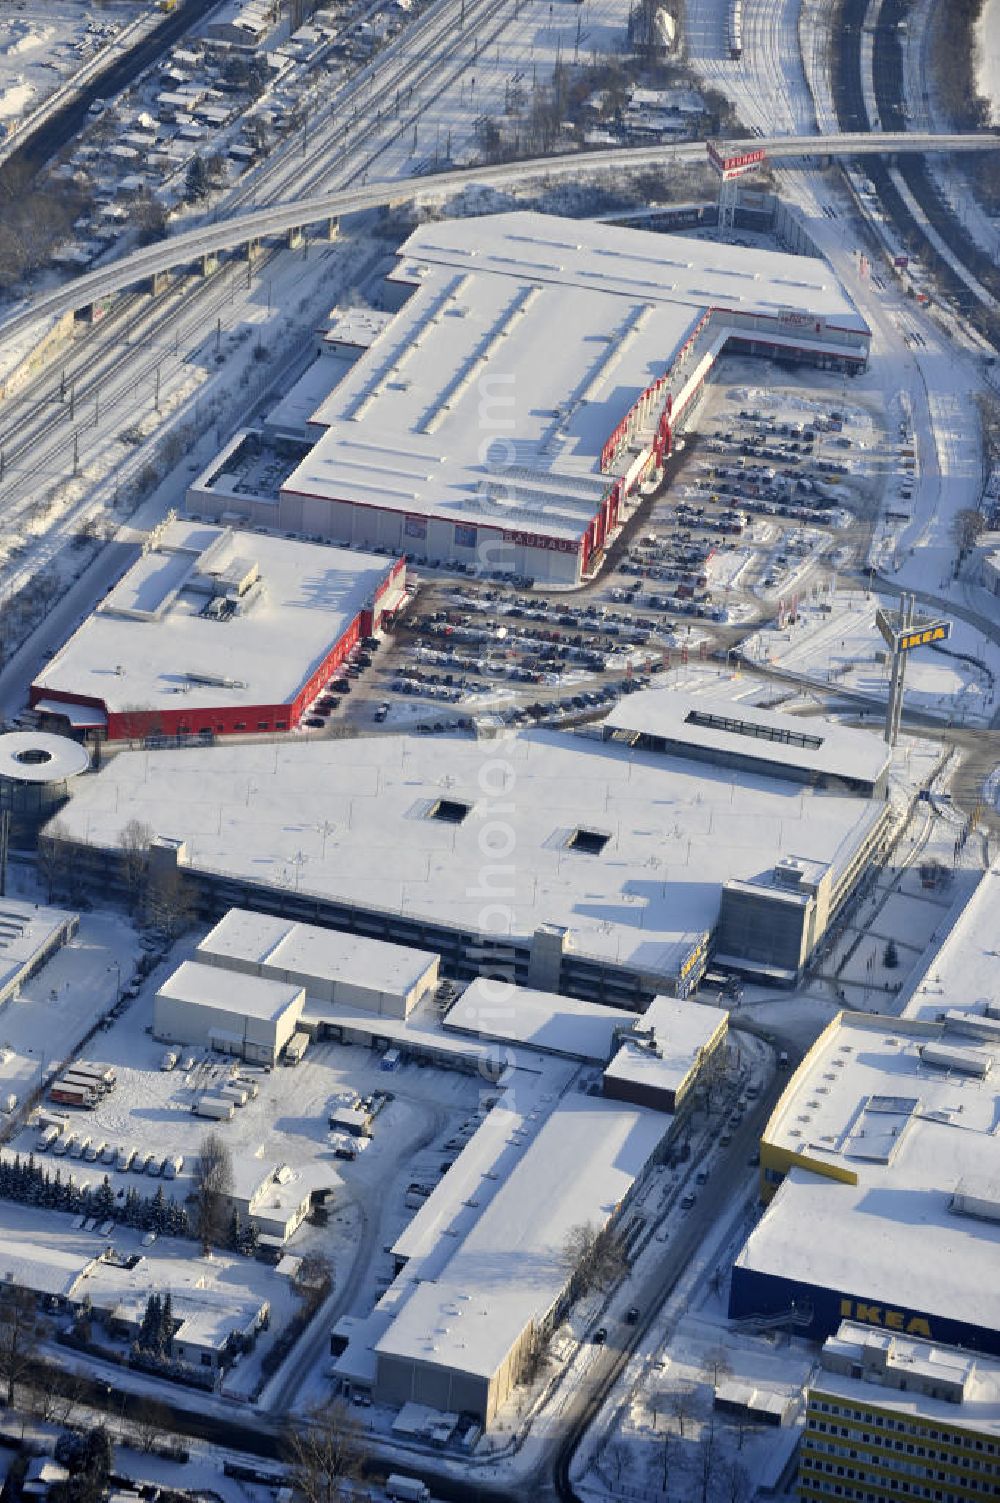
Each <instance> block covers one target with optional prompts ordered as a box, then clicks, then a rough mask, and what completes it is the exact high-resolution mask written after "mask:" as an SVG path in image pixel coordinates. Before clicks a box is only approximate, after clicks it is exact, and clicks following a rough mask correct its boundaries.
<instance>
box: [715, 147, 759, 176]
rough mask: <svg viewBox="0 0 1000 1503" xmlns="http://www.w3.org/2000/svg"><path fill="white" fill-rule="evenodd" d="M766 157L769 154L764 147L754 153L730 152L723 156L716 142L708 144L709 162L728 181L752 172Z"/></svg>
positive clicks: (755, 149) (754, 150)
mask: <svg viewBox="0 0 1000 1503" xmlns="http://www.w3.org/2000/svg"><path fill="white" fill-rule="evenodd" d="M766 157H767V152H766V151H765V150H764V148H763V147H762V146H758V147H755V148H754V149H753V150H752V151H740V152H729V153H727V154H726V155H723V153H722V152H721V151H720V150H719V148H718V147H717V146H716V144H715V142H714V141H709V143H708V160H709V162H710V164H711V165H712V166H713V167H714V168H715V170H716V172H717V173H719V175H720V177H722V178H723V179H724V180H726V181H728V180H729V179H730V178H734V177H742V176H743V174H744V173H745V172H752V171H753V170H754V168H755V167H759V166H760V164H761V163H762V162H763V161H764V160H765V159H766Z"/></svg>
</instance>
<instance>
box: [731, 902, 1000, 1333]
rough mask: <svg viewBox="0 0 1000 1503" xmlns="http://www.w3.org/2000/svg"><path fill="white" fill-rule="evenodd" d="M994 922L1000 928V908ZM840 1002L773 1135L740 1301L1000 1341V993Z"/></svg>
mask: <svg viewBox="0 0 1000 1503" xmlns="http://www.w3.org/2000/svg"><path fill="white" fill-rule="evenodd" d="M993 934H994V937H995V913H994V926H993ZM935 1011H936V1014H937V1015H936V1016H935V1017H934V1018H933V1019H931V1018H928V1019H926V1020H922V1019H918V1018H889V1017H884V1016H878V1015H871V1014H868V1013H840V1014H838V1016H837V1017H836V1018H834V1020H833V1021H832V1022H831V1023H830V1024H829V1025H828V1027H827V1028H826V1029H825V1031H824V1032H823V1033H822V1034H821V1036H820V1038H819V1039H818V1040H817V1041H816V1043H815V1044H814V1045H813V1046H812V1048H811V1049H810V1050H809V1053H808V1054H807V1055H806V1057H805V1059H804V1061H803V1063H802V1065H801V1066H800V1068H799V1069H798V1070H797V1071H796V1073H795V1076H794V1077H793V1079H792V1081H791V1082H790V1083H789V1086H788V1088H787V1090H786V1091H785V1093H784V1095H783V1096H782V1098H781V1101H780V1102H779V1103H778V1106H777V1107H776V1108H775V1111H774V1113H773V1114H772V1117H771V1119H770V1121H769V1122H768V1125H767V1127H766V1129H765V1131H764V1135H763V1137H762V1139H761V1150H760V1164H761V1181H762V1183H761V1189H762V1193H763V1196H764V1199H765V1200H766V1201H768V1202H769V1204H768V1206H767V1209H766V1211H765V1213H764V1215H763V1217H762V1219H761V1221H760V1222H759V1223H758V1225H757V1226H756V1228H755V1229H754V1231H753V1232H752V1233H751V1234H750V1237H749V1238H748V1240H747V1242H746V1244H745V1246H744V1247H743V1249H742V1251H741V1252H740V1254H739V1256H738V1258H737V1259H736V1262H735V1265H734V1267H733V1273H732V1282H731V1287H730V1315H731V1316H732V1317H733V1318H735V1319H740V1320H755V1319H758V1318H762V1319H764V1320H766V1321H769V1322H770V1323H772V1324H776V1323H778V1320H779V1318H780V1317H782V1316H784V1317H786V1318H787V1319H788V1321H789V1323H790V1324H794V1325H795V1326H796V1327H797V1328H799V1329H801V1330H803V1331H805V1332H808V1333H811V1334H813V1335H815V1336H819V1337H826V1336H830V1335H832V1334H833V1333H834V1332H835V1331H836V1330H837V1327H838V1325H839V1324H840V1322H841V1320H844V1319H849V1320H856V1321H860V1322H862V1323H864V1324H866V1325H870V1326H877V1327H879V1328H881V1329H884V1330H886V1331H890V1332H896V1333H898V1334H899V1335H901V1336H916V1337H921V1338H923V1339H926V1340H930V1341H938V1342H947V1343H950V1344H952V1345H956V1346H962V1347H966V1348H969V1349H970V1350H974V1351H982V1352H990V1353H993V1354H994V1355H997V1356H1000V1291H998V1289H997V1287H996V1282H995V1280H993V1279H991V1278H990V1277H988V1276H984V1275H985V1271H986V1270H989V1269H991V1268H993V1267H994V1266H996V1265H997V1263H998V1260H1000V1177H998V1155H997V1092H996V1074H997V1067H998V1063H1000V1016H998V1014H1000V1006H998V1004H997V1003H996V1002H995V1000H993V999H992V998H991V997H990V996H984V997H981V998H979V999H978V1001H977V1002H976V1003H975V1004H973V1005H972V1006H966V1007H962V1008H951V1007H949V1006H948V1002H947V999H946V998H941V997H940V996H939V999H938V1006H937V1008H936V1009H935Z"/></svg>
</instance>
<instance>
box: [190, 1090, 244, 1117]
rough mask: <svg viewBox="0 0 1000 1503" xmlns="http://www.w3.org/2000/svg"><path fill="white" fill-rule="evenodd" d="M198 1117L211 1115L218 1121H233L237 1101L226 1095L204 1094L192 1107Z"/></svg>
mask: <svg viewBox="0 0 1000 1503" xmlns="http://www.w3.org/2000/svg"><path fill="white" fill-rule="evenodd" d="M191 1110H192V1111H193V1112H194V1114H195V1116H196V1117H211V1118H212V1119H213V1120H214V1121H216V1122H231V1121H232V1120H233V1116H234V1114H235V1112H236V1102H235V1101H232V1100H227V1099H226V1097H225V1096H202V1097H201V1098H200V1099H199V1100H198V1101H196V1102H195V1104H194V1106H193V1107H192V1108H191Z"/></svg>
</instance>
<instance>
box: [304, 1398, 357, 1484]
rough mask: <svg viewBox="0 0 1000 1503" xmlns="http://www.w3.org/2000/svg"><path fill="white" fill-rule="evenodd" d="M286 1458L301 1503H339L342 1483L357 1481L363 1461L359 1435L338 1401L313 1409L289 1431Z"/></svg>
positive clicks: (344, 1407) (345, 1410)
mask: <svg viewBox="0 0 1000 1503" xmlns="http://www.w3.org/2000/svg"><path fill="white" fill-rule="evenodd" d="M284 1449H285V1455H286V1457H287V1459H288V1463H289V1467H290V1469H291V1476H292V1485H293V1487H294V1488H295V1491H296V1492H297V1493H298V1494H299V1496H300V1497H301V1498H302V1499H303V1500H304V1503H340V1499H341V1497H342V1495H343V1485H344V1483H350V1482H353V1481H357V1480H360V1478H361V1475H362V1468H363V1464H364V1459H365V1452H364V1446H363V1444H362V1439H361V1432H360V1430H359V1428H358V1425H357V1422H356V1420H355V1418H354V1416H353V1414H352V1413H351V1411H350V1409H349V1408H348V1406H347V1405H346V1404H345V1403H343V1402H342V1401H340V1400H337V1401H336V1402H334V1403H333V1404H328V1405H325V1406H322V1407H319V1408H316V1409H313V1410H312V1411H311V1412H310V1413H309V1414H308V1415H307V1416H306V1418H305V1420H304V1421H299V1422H297V1423H296V1424H295V1425H294V1427H293V1428H292V1429H290V1430H289V1432H288V1434H287V1436H286V1440H285V1448H284Z"/></svg>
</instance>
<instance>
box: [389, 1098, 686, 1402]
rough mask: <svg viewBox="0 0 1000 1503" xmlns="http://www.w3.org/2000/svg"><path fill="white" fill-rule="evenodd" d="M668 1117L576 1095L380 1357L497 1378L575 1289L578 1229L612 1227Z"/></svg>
mask: <svg viewBox="0 0 1000 1503" xmlns="http://www.w3.org/2000/svg"><path fill="white" fill-rule="evenodd" d="M669 1120H670V1119H669V1118H667V1117H665V1116H663V1115H662V1113H660V1112H654V1111H649V1110H647V1109H646V1108H643V1107H637V1106H626V1105H623V1104H621V1103H619V1102H614V1101H604V1100H601V1099H597V1098H593V1097H585V1096H580V1095H568V1096H565V1097H564V1098H563V1099H562V1101H560V1102H559V1104H558V1105H557V1106H556V1107H555V1108H554V1110H553V1111H552V1113H551V1115H550V1116H549V1117H548V1119H547V1120H546V1121H545V1122H544V1124H543V1125H542V1126H541V1128H540V1129H539V1131H538V1133H537V1136H536V1137H535V1139H534V1142H533V1143H532V1145H531V1147H530V1149H529V1150H528V1151H527V1152H526V1153H525V1155H524V1157H523V1158H522V1159H521V1160H520V1162H519V1163H518V1164H517V1165H516V1167H515V1168H514V1169H513V1170H512V1171H511V1173H510V1174H509V1176H508V1177H507V1179H506V1180H505V1181H504V1182H503V1183H502V1184H501V1185H500V1188H499V1189H498V1190H497V1192H496V1194H495V1195H494V1196H493V1198H492V1200H491V1201H490V1202H489V1204H488V1205H487V1207H486V1209H485V1210H484V1211H483V1212H482V1214H481V1215H480V1216H479V1217H478V1219H477V1220H476V1221H475V1223H474V1225H473V1227H472V1229H471V1230H470V1231H469V1233H468V1234H467V1235H466V1236H465V1238H464V1239H463V1240H462V1242H461V1244H460V1245H459V1246H458V1247H457V1248H456V1250H455V1252H454V1253H453V1254H452V1256H451V1258H450V1259H449V1261H448V1262H447V1263H446V1264H445V1266H444V1268H443V1269H442V1270H441V1272H440V1274H439V1275H438V1276H437V1277H436V1278H433V1279H428V1278H426V1277H422V1278H421V1281H420V1282H419V1283H416V1284H414V1286H413V1291H412V1293H411V1294H410V1296H409V1298H408V1299H406V1300H405V1302H404V1303H403V1304H402V1306H401V1308H400V1311H399V1314H398V1315H397V1316H396V1319H395V1320H394V1321H393V1323H392V1325H391V1326H390V1327H389V1329H388V1331H387V1332H386V1333H385V1335H384V1336H383V1337H382V1338H381V1340H380V1341H379V1342H378V1344H377V1346H376V1351H377V1352H378V1353H379V1354H381V1355H391V1356H396V1357H402V1358H409V1359H411V1360H413V1361H415V1362H423V1363H429V1364H432V1365H434V1366H440V1367H446V1368H451V1369H453V1370H457V1371H461V1372H465V1373H473V1374H476V1375H479V1376H482V1377H491V1376H492V1375H493V1374H494V1373H495V1372H496V1371H497V1369H498V1368H499V1367H500V1366H501V1364H502V1363H503V1361H504V1358H505V1357H506V1356H507V1354H508V1352H509V1351H510V1349H511V1347H512V1346H513V1345H514V1343H515V1342H516V1341H517V1340H518V1339H519V1337H520V1336H521V1334H522V1332H523V1331H524V1329H525V1327H526V1326H527V1325H528V1324H529V1322H530V1321H532V1320H533V1319H535V1318H538V1317H541V1316H542V1315H544V1314H546V1313H547V1312H548V1310H549V1309H550V1308H551V1306H552V1304H553V1303H554V1301H555V1300H556V1299H557V1298H558V1296H559V1295H560V1293H561V1292H562V1290H563V1289H564V1287H565V1284H566V1277H567V1274H566V1264H565V1257H564V1248H565V1245H566V1238H567V1235H568V1233H569V1232H570V1230H571V1229H572V1228H573V1227H574V1226H579V1225H580V1224H581V1223H582V1222H586V1221H594V1222H597V1223H598V1224H601V1225H603V1223H604V1222H605V1221H606V1220H607V1218H608V1217H609V1216H610V1215H611V1214H612V1212H613V1211H614V1209H615V1207H616V1206H617V1205H618V1204H619V1203H620V1202H621V1200H622V1199H623V1198H624V1197H625V1195H626V1194H627V1193H628V1191H629V1190H630V1189H631V1187H632V1185H633V1184H634V1182H635V1180H636V1179H637V1178H638V1177H639V1175H641V1173H642V1171H643V1169H644V1167H645V1165H646V1164H647V1162H648V1161H649V1159H650V1157H651V1156H652V1154H653V1153H654V1152H655V1150H656V1148H657V1147H658V1145H659V1143H660V1141H661V1139H662V1137H663V1135H664V1133H665V1132H666V1130H667V1127H668V1125H669Z"/></svg>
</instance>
